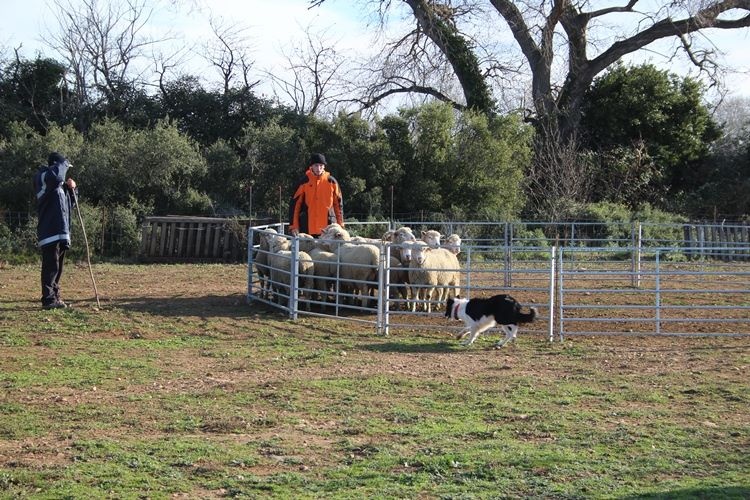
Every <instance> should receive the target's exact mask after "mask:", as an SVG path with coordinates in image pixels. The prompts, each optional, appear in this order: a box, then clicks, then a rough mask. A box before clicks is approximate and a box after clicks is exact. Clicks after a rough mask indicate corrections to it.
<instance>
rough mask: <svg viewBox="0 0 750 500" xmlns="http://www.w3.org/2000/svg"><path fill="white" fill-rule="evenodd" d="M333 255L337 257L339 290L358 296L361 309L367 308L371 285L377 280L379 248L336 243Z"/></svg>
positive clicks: (368, 245)
mask: <svg viewBox="0 0 750 500" xmlns="http://www.w3.org/2000/svg"><path fill="white" fill-rule="evenodd" d="M334 245H336V243H334ZM334 253H336V255H338V262H339V278H340V279H341V288H342V289H343V291H344V292H345V293H352V294H353V295H355V296H356V295H359V297H360V301H361V305H362V307H367V301H368V298H369V296H370V289H371V288H372V287H373V285H372V283H374V282H377V280H378V265H379V263H380V248H378V247H377V246H375V245H370V244H356V243H349V242H344V243H338V245H337V246H336V248H335V249H334Z"/></svg>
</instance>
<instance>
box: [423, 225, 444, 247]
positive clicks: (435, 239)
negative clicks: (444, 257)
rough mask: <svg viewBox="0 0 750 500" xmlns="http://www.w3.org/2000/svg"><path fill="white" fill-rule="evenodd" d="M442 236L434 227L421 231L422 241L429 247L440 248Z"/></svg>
mask: <svg viewBox="0 0 750 500" xmlns="http://www.w3.org/2000/svg"><path fill="white" fill-rule="evenodd" d="M442 236H443V235H442V234H440V232H439V231H435V230H434V229H430V230H429V231H422V241H424V242H425V243H427V244H428V245H429V246H430V248H440V238H441V237H442Z"/></svg>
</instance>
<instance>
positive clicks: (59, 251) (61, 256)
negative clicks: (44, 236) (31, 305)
mask: <svg viewBox="0 0 750 500" xmlns="http://www.w3.org/2000/svg"><path fill="white" fill-rule="evenodd" d="M67 249H68V248H67V246H66V245H65V242H63V241H56V242H54V243H50V244H49V245H45V246H43V247H42V305H43V306H49V305H51V304H55V303H57V302H60V278H61V277H62V273H63V261H64V260H65V251H66V250H67Z"/></svg>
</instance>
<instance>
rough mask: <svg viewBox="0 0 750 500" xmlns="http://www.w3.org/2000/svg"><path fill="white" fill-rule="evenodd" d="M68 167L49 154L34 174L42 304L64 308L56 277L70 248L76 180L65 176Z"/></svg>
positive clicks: (58, 280)
mask: <svg viewBox="0 0 750 500" xmlns="http://www.w3.org/2000/svg"><path fill="white" fill-rule="evenodd" d="M70 167H71V165H70V163H69V162H68V160H67V159H65V157H64V156H63V155H61V154H60V153H51V154H50V155H49V158H48V159H47V165H42V166H40V167H39V170H38V171H37V173H36V175H34V191H35V192H36V203H37V215H38V218H39V222H38V224H37V237H38V239H39V247H40V248H41V250H42V307H43V308H44V309H59V308H64V307H67V305H66V304H65V302H63V300H62V298H61V297H60V278H61V277H62V273H63V261H64V260H65V252H66V251H67V250H68V248H70V213H71V211H72V210H73V207H74V200H75V196H73V194H74V190H75V189H76V183H75V181H74V180H73V179H67V180H66V176H67V173H68V169H69V168H70Z"/></svg>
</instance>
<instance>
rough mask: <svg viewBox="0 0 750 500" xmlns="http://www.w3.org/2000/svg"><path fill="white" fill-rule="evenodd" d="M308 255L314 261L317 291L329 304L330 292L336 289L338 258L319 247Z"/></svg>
mask: <svg viewBox="0 0 750 500" xmlns="http://www.w3.org/2000/svg"><path fill="white" fill-rule="evenodd" d="M308 253H309V255H310V258H312V261H313V275H314V276H315V289H316V290H317V291H318V292H319V294H320V298H321V299H322V300H323V302H328V294H329V292H331V291H333V290H335V288H336V287H335V282H334V280H335V279H336V275H337V274H338V256H337V255H336V254H335V253H333V252H328V251H326V250H323V249H322V248H319V247H314V248H313V249H312V250H310V251H309V252H308Z"/></svg>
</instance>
